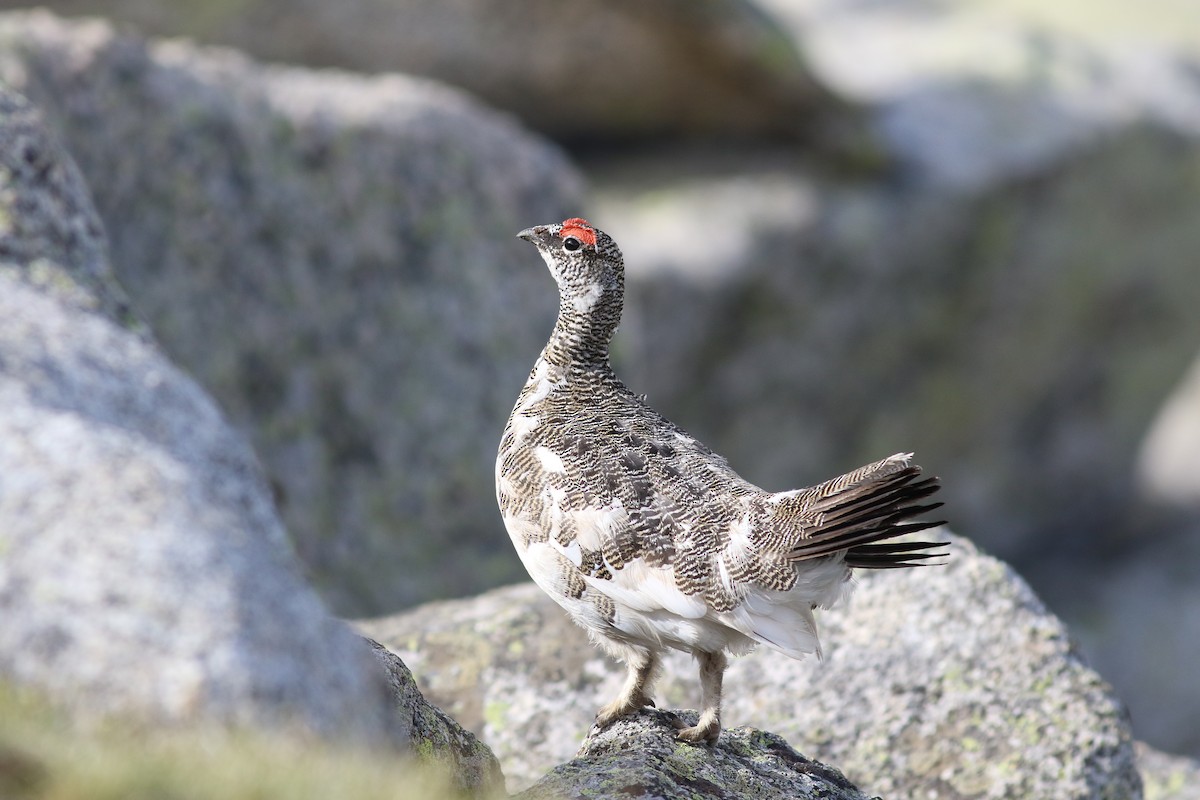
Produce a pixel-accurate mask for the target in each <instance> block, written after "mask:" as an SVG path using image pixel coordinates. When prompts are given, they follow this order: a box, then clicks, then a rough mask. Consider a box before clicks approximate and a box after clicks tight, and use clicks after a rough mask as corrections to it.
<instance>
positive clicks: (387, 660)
mask: <svg viewBox="0 0 1200 800" xmlns="http://www.w3.org/2000/svg"><path fill="white" fill-rule="evenodd" d="M367 641H368V644H370V645H371V649H372V652H373V653H374V654H375V658H376V660H377V661H378V662H379V664H380V665H381V666H382V667H383V669H384V671H385V672H386V674H387V679H388V691H389V692H390V694H391V698H392V710H393V712H394V714H393V717H392V720H391V722H392V725H393V726H394V733H395V734H396V735H397V736H398V737H399V738H400V739H401V740H402V741H408V742H412V743H413V751H414V752H415V754H416V756H417V758H418V759H419V760H421V761H425V762H427V763H431V764H433V765H435V766H438V767H443V768H445V769H446V771H447V772H449V773H450V774H451V775H452V776H453V779H454V781H455V786H456V788H457V789H459V790H461V791H465V792H469V793H472V794H484V795H490V794H498V793H499V792H500V791H502V790H503V789H504V774H503V773H502V772H501V771H500V763H499V762H498V761H496V756H495V755H493V754H492V751H491V750H489V749H488V747H487V745H485V744H484V743H483V742H481V741H479V739H478V738H477V737H476V736H475V734H473V733H471V732H470V731H468V730H465V729H464V728H463V727H462V726H461V725H459V724H458V723H457V722H455V721H454V720H453V719H451V718H450V717H449V716H448V715H447V714H446V713H445V712H444V711H442V710H441V709H439V708H437V707H436V706H432V705H430V704H429V703H428V702H427V701H426V700H425V697H424V695H422V694H421V690H420V689H418V688H417V683H416V681H415V680H413V676H412V672H411V671H409V669H408V667H407V666H405V664H404V662H403V661H401V660H400V657H399V656H397V655H396V654H395V653H393V652H391V651H390V650H388V649H387V648H386V647H384V646H383V645H381V644H379V643H378V642H375V641H372V640H367Z"/></svg>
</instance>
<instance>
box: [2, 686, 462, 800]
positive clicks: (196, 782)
mask: <svg viewBox="0 0 1200 800" xmlns="http://www.w3.org/2000/svg"><path fill="white" fill-rule="evenodd" d="M461 797H462V795H461V794H460V793H457V792H455V791H454V790H453V789H452V788H451V784H450V780H449V777H448V776H446V775H443V774H440V773H437V772H435V771H433V770H432V769H431V768H429V767H428V766H418V765H415V764H414V763H412V762H411V761H409V760H407V759H403V758H400V757H398V756H396V755H395V754H393V753H377V752H370V751H364V750H356V749H350V748H340V747H332V746H329V745H324V744H316V743H311V742H309V743H305V742H301V741H297V740H295V739H290V738H284V737H273V736H268V735H265V734H261V733H253V732H245V731H241V732H230V731H226V730H217V729H212V728H208V729H203V730H196V729H177V730H170V731H163V730H151V729H147V728H146V727H144V726H137V725H133V724H126V723H106V724H103V725H99V726H91V727H89V728H88V730H87V731H86V732H83V731H81V730H80V729H79V728H78V727H77V726H75V725H72V724H71V723H70V722H69V720H68V719H67V718H66V717H65V716H64V715H63V714H61V713H59V712H57V711H55V710H54V709H52V708H51V707H50V706H49V705H48V704H46V703H45V702H44V701H42V700H41V699H39V698H37V697H35V696H33V695H32V694H30V693H28V692H23V691H17V690H13V689H11V688H9V687H5V686H3V685H0V798H4V800H217V799H218V798H220V799H221V800H240V799H241V798H250V799H253V800H259V799H261V800H266V799H267V798H287V799H288V800H328V798H339V799H340V798H346V799H347V800H357V799H358V798H364V799H365V798H414V800H416V799H417V798H419V799H420V800H425V798H429V799H430V800H439V799H444V800H452V799H454V798H461Z"/></svg>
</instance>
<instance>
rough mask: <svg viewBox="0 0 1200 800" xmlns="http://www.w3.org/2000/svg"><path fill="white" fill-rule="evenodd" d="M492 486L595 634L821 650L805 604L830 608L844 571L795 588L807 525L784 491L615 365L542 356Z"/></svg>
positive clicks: (535, 571)
mask: <svg viewBox="0 0 1200 800" xmlns="http://www.w3.org/2000/svg"><path fill="white" fill-rule="evenodd" d="M497 485H498V494H499V502H500V507H501V511H502V513H503V514H504V517H505V521H506V524H507V525H508V529H509V532H510V534H511V535H512V536H513V540H514V544H515V545H516V546H517V549H518V552H520V553H522V558H523V560H525V562H526V566H527V567H529V569H530V572H531V574H532V575H533V576H534V578H535V580H538V581H539V583H541V584H542V585H543V588H544V589H546V590H547V591H548V592H549V593H550V594H551V595H552V596H554V598H555V599H556V600H557V601H558V602H560V604H562V605H564V607H566V608H567V610H568V611H571V612H572V615H573V616H575V617H576V619H577V620H578V621H580V622H581V623H583V624H584V625H585V627H588V628H591V629H593V630H595V632H597V633H600V634H606V635H610V636H617V637H621V636H628V637H631V638H632V639H634V640H636V641H639V642H643V641H644V640H654V641H653V643H655V644H666V645H669V646H674V647H679V648H682V649H689V648H691V647H694V646H698V644H700V643H704V644H706V645H709V646H711V645H712V644H713V643H714V642H716V643H717V644H719V645H720V647H719V648H718V649H730V650H732V651H734V652H744V651H746V650H748V649H751V648H752V647H753V644H754V642H757V641H766V642H768V643H770V644H772V645H774V646H776V647H778V648H780V649H783V650H784V651H785V652H790V653H792V654H793V655H800V654H802V653H803V652H811V651H812V650H814V649H815V648H816V639H815V630H814V626H813V624H812V616H811V609H812V607H813V606H814V605H829V604H831V603H833V602H835V601H836V600H837V598H838V597H839V596H840V595H841V593H842V590H843V585H844V582H845V580H846V578H847V577H848V575H849V572H848V569H847V567H846V566H845V564H844V563H841V562H840V561H838V560H836V559H826V561H827V562H828V563H827V564H825V565H818V566H817V567H815V568H813V567H812V565H809V568H808V570H807V571H806V572H805V579H804V580H803V581H801V580H800V577H801V574H800V571H798V570H797V567H796V562H795V561H794V560H792V559H791V558H789V553H790V551H791V550H793V549H794V547H795V545H796V543H797V542H798V541H799V540H800V539H801V537H802V534H803V530H802V526H801V525H799V524H798V523H797V520H788V519H785V516H784V515H782V514H781V513H780V512H781V511H782V510H783V508H782V507H781V506H780V504H779V501H777V500H776V498H777V497H778V496H777V495H772V494H769V493H767V492H764V491H763V490H761V489H759V488H758V487H756V486H754V485H753V484H751V483H749V482H748V481H746V480H744V479H743V478H741V477H740V476H739V475H738V474H737V473H736V472H734V471H733V469H732V468H730V466H729V465H728V463H727V462H726V461H725V459H723V458H722V457H720V456H718V455H717V454H715V453H714V452H713V451H712V450H710V449H709V448H708V447H706V446H705V445H704V444H702V443H701V442H700V441H698V440H697V439H695V438H694V437H692V436H690V435H689V434H687V433H686V432H684V431H682V430H680V429H679V428H678V427H677V426H675V425H674V424H672V423H671V422H670V421H669V420H667V419H666V418H664V417H663V416H662V415H661V414H659V413H658V412H656V411H654V410H653V409H652V408H651V407H649V406H648V405H646V403H645V402H644V401H643V400H642V399H641V398H639V397H637V396H636V395H634V394H633V393H632V392H630V391H629V390H628V389H627V388H626V387H625V386H624V385H623V384H621V383H620V381H619V380H617V379H616V378H615V376H613V375H612V373H611V371H608V370H598V371H586V372H579V373H572V372H571V371H569V370H567V369H563V368H556V367H554V366H553V365H550V364H549V363H548V362H546V361H545V360H544V359H542V360H539V362H538V365H537V366H536V367H535V369H534V371H533V373H532V374H531V376H530V380H529V382H528V383H527V385H526V387H525V389H524V390H523V391H522V394H521V396H520V398H519V399H518V402H517V406H516V408H514V410H513V414H512V417H511V418H510V420H509V424H508V426H507V427H506V429H505V433H504V437H503V439H502V441H501V449H500V454H499V458H498V461H497ZM784 499H785V501H786V498H784ZM798 583H800V584H801V585H799V586H798ZM596 604H599V605H600V606H602V607H603V609H604V610H608V611H610V612H612V613H609V614H602V615H600V616H601V617H602V618H603V619H602V621H601V624H599V625H597V624H596V614H593V613H590V612H591V609H590V608H583V609H582V611H581V609H580V606H581V605H584V606H590V605H596ZM610 606H611V607H610ZM722 640H723V641H722Z"/></svg>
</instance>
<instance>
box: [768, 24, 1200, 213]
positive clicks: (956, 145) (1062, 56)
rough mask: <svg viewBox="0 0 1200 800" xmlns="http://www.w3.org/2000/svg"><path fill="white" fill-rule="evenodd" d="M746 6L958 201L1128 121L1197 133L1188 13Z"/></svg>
mask: <svg viewBox="0 0 1200 800" xmlns="http://www.w3.org/2000/svg"><path fill="white" fill-rule="evenodd" d="M756 2H757V3H758V4H759V5H760V6H762V7H763V8H764V9H765V10H766V11H768V12H769V13H770V14H771V15H772V16H773V17H774V18H775V19H778V20H779V21H780V23H781V24H782V26H783V27H784V28H785V29H787V30H788V31H790V33H791V35H792V37H793V40H794V41H795V42H796V46H797V47H798V48H800V49H802V50H803V51H804V52H805V54H806V56H807V58H808V61H809V63H810V65H811V68H812V70H813V73H814V75H815V76H816V77H817V79H818V80H819V81H820V82H821V83H822V84H823V85H824V86H825V87H827V88H828V89H829V90H830V91H831V92H832V93H833V94H834V95H836V96H837V97H839V98H841V99H842V100H843V101H845V102H847V103H853V104H858V105H861V106H864V107H865V108H866V110H867V113H868V116H869V117H871V118H873V120H874V126H875V127H876V129H877V131H878V133H879V134H880V138H881V139H882V140H883V142H884V143H885V147H886V148H887V149H888V151H889V156H890V158H891V159H892V160H893V161H895V162H898V163H899V164H900V165H901V166H902V167H903V168H904V169H905V170H906V173H907V176H908V177H909V178H910V179H913V180H919V181H923V182H929V183H936V184H939V185H942V186H944V187H947V188H949V187H954V188H960V189H968V188H975V187H986V186H989V185H993V184H995V183H996V182H997V181H1004V180H1007V179H1010V178H1012V177H1014V176H1027V175H1034V174H1038V173H1041V172H1043V171H1044V170H1045V169H1047V168H1052V167H1053V166H1054V165H1055V164H1056V163H1058V162H1060V161H1061V160H1062V159H1063V158H1064V157H1066V158H1069V157H1070V156H1071V155H1072V154H1073V153H1076V152H1078V151H1079V150H1081V149H1082V148H1086V147H1088V146H1092V145H1095V144H1097V143H1098V142H1100V141H1102V140H1103V138H1104V137H1105V136H1106V135H1108V134H1109V133H1112V132H1114V131H1116V132H1119V131H1120V130H1122V129H1124V128H1126V127H1127V126H1128V125H1130V124H1131V122H1134V121H1143V122H1144V121H1153V122H1154V123H1156V124H1158V125H1161V126H1163V127H1166V128H1169V129H1173V130H1178V131H1180V132H1183V133H1186V134H1188V135H1192V136H1194V135H1196V133H1197V132H1200V104H1198V103H1196V101H1195V97H1196V94H1197V91H1198V89H1200V78H1198V76H1197V72H1196V70H1195V67H1194V58H1195V57H1196V56H1200V39H1197V38H1196V37H1195V36H1194V35H1192V34H1189V33H1188V32H1187V31H1188V30H1189V28H1190V29H1191V30H1193V31H1194V30H1195V29H1196V22H1197V21H1200V17H1197V15H1196V13H1195V11H1194V9H1191V8H1185V7H1183V6H1179V5H1177V4H1173V3H1170V2H1154V0H1151V2H1149V3H1148V4H1147V5H1146V6H1145V7H1144V8H1143V9H1142V11H1141V13H1140V14H1129V13H1128V10H1127V8H1122V6H1123V5H1124V4H1122V3H1120V2H1116V3H1112V2H1104V0H1101V2H1099V3H1096V4H1093V5H1092V6H1089V8H1088V10H1087V12H1086V13H1084V12H1083V11H1079V12H1076V13H1069V12H1068V13H1066V14H1063V13H1058V14H1054V13H1050V14H1046V13H1043V12H1044V10H1043V9H1037V8H1036V7H1026V8H1024V9H1020V10H1018V8H1019V6H1020V4H1005V3H982V4H970V3H967V4H964V3H944V4H940V5H931V4H929V3H927V2H923V1H922V0H893V1H892V2H887V3H862V2H858V1H857V0H830V1H829V2H821V3H806V2H794V0H756ZM1014 7H1017V8H1014ZM1122 17H1124V19H1122ZM1105 18H1107V19H1105ZM1148 19H1149V20H1153V21H1151V22H1149V24H1147V20H1148ZM1106 22H1107V24H1108V25H1109V26H1111V27H1112V28H1113V29H1114V30H1111V31H1103V28H1104V25H1105V23H1106ZM1173 28H1174V29H1175V30H1174V31H1172V29H1173ZM1098 33H1101V34H1107V35H1097V34H1098ZM1149 43H1154V44H1149ZM1189 56H1190V57H1189Z"/></svg>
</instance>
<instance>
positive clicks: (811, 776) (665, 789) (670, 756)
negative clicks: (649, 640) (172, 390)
mask: <svg viewBox="0 0 1200 800" xmlns="http://www.w3.org/2000/svg"><path fill="white" fill-rule="evenodd" d="M681 716H682V717H684V718H685V720H686V721H687V722H688V724H689V725H695V724H696V719H695V717H696V714H695V712H687V713H685V714H683V715H681ZM675 732H676V729H675V727H674V726H673V725H672V724H671V720H670V716H669V715H668V714H667V713H664V712H661V711H653V710H649V711H643V712H642V713H640V714H639V715H638V716H636V717H631V718H628V719H624V720H619V721H617V722H616V723H614V724H613V725H610V726H609V727H608V728H605V729H604V730H603V731H593V732H592V733H591V734H590V735H589V736H588V738H587V739H585V740H584V742H583V746H582V747H580V749H579V752H578V753H577V754H576V755H575V757H574V758H573V759H571V760H570V761H569V762H567V763H566V764H561V765H559V766H557V767H555V768H554V769H553V770H551V771H550V773H549V774H548V775H546V776H545V777H544V778H542V779H541V780H539V781H538V782H537V783H535V784H534V785H533V786H531V787H530V788H529V789H526V790H525V791H523V792H521V793H520V794H518V795H517V796H516V798H517V800H560V799H561V800H570V799H571V798H580V799H581V800H582V798H586V797H628V798H631V800H634V799H635V798H644V800H653V799H654V798H666V797H704V798H712V800H740V799H741V798H748V797H753V798H759V800H802V799H804V798H844V799H845V800H866V795H864V794H863V793H862V792H860V791H859V790H858V789H856V788H855V787H854V785H853V784H851V783H850V781H848V780H846V778H845V776H844V775H842V774H841V773H840V772H838V771H837V770H836V769H834V768H832V767H827V766H825V765H824V764H818V763H817V762H816V761H810V760H808V759H807V758H805V757H804V756H802V755H800V754H799V753H797V752H796V751H795V750H793V749H792V748H791V747H789V746H788V744H787V742H785V741H784V740H783V739H781V738H779V737H778V736H776V735H774V734H772V733H767V732H765V731H759V730H755V729H753V728H734V729H732V730H726V731H724V732H722V734H721V739H720V741H718V742H717V744H716V745H715V746H714V747H712V748H711V749H710V748H707V747H701V746H697V745H690V744H684V743H681V742H679V741H678V740H677V739H676V738H675Z"/></svg>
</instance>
